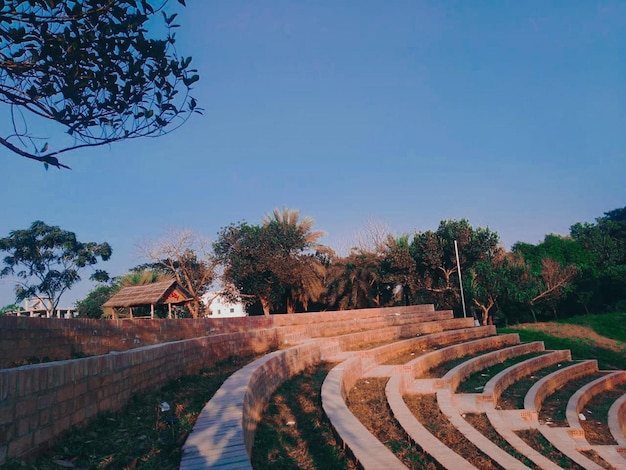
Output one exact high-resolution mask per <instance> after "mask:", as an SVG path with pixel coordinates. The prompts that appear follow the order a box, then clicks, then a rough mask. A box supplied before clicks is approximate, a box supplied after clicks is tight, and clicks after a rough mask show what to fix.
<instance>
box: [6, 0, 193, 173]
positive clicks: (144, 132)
mask: <svg viewBox="0 0 626 470" xmlns="http://www.w3.org/2000/svg"><path fill="white" fill-rule="evenodd" d="M157 3H158V4H157ZM167 3H168V1H167V0H162V1H161V2H155V1H151V0H115V1H114V0H59V1H55V0H13V1H0V102H1V103H4V104H5V105H7V106H9V107H11V111H12V116H13V120H12V129H11V130H10V131H7V132H6V133H5V135H3V136H0V144H2V145H3V146H4V147H6V148H7V149H9V150H10V151H12V152H13V153H15V154H17V155H20V156H22V157H26V158H31V159H34V160H38V161H42V162H44V163H47V164H52V165H55V166H59V167H61V166H62V167H67V166H65V165H62V164H60V163H59V162H58V159H57V157H58V156H59V155H60V154H63V153H65V152H68V151H70V150H76V149H80V148H84V147H89V146H99V145H106V144H110V143H112V142H116V141H119V140H124V139H130V138H136V137H145V136H158V135H162V134H164V133H167V132H169V131H171V130H173V129H175V128H176V127H178V126H179V125H181V124H182V123H183V122H184V121H185V120H186V119H188V117H189V116H190V114H191V113H193V112H200V109H199V108H198V104H197V101H196V100H195V99H194V98H193V97H192V96H191V95H190V91H191V87H192V85H193V84H194V83H195V82H196V81H198V80H199V76H198V74H197V71H196V70H195V69H193V68H191V67H190V64H191V57H183V56H179V55H178V54H177V52H176V49H175V47H174V46H175V42H176V38H175V36H176V34H175V29H176V28H177V27H178V26H179V25H177V24H176V23H175V19H176V14H167V13H166V12H165V10H164V6H165V5H166V4H167ZM178 3H180V4H182V5H185V2H184V1H183V0H178ZM155 15H159V16H161V17H162V21H163V25H164V30H165V32H166V34H165V37H164V38H162V39H154V38H152V37H149V36H148V30H147V23H148V21H150V20H151V18H152V17H154V16H155ZM16 108H17V112H16ZM35 116H37V117H39V118H43V119H46V120H50V121H54V122H56V123H58V124H60V125H62V126H64V127H65V128H66V132H67V133H68V134H69V135H70V136H72V138H73V143H72V144H70V145H67V146H63V147H61V148H57V149H54V150H53V149H52V146H51V145H49V143H48V142H47V141H45V139H43V138H41V137H38V136H35V135H34V134H32V133H31V132H30V128H29V123H30V122H31V121H32V118H33V117H35Z"/></svg>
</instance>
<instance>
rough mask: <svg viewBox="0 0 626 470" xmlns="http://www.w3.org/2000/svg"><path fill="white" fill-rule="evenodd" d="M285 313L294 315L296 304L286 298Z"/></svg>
mask: <svg viewBox="0 0 626 470" xmlns="http://www.w3.org/2000/svg"><path fill="white" fill-rule="evenodd" d="M287 313H296V303H295V302H294V301H293V299H292V298H291V297H287Z"/></svg>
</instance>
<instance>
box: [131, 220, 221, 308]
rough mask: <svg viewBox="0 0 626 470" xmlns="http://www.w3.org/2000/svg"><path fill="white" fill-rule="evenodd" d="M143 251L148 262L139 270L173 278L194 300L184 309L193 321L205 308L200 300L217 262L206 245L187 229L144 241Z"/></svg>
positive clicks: (213, 274)
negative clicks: (186, 309) (159, 272)
mask: <svg viewBox="0 0 626 470" xmlns="http://www.w3.org/2000/svg"><path fill="white" fill-rule="evenodd" d="M143 251H144V253H145V255H146V256H147V257H148V259H150V260H151V263H150V264H148V265H143V266H142V267H143V268H150V269H153V270H157V271H161V272H162V273H164V274H167V275H170V276H171V277H173V278H175V279H176V281H177V282H178V284H179V285H180V286H182V287H184V288H185V289H186V290H187V292H189V293H190V294H191V296H192V298H193V299H192V301H191V302H190V303H189V304H187V308H188V309H189V312H190V313H191V316H192V317H193V318H198V317H199V316H200V315H201V314H202V313H203V309H204V307H203V305H202V300H201V297H202V295H203V294H204V293H206V292H207V290H208V288H209V286H210V285H211V283H212V282H213V280H214V278H215V269H216V262H215V260H214V258H213V256H212V254H211V253H209V244H208V242H207V241H206V240H205V239H203V238H202V237H200V236H198V235H197V234H195V233H194V232H192V231H190V230H179V231H174V232H170V233H169V234H168V235H166V236H165V237H164V238H162V239H161V240H158V241H155V242H147V243H146V244H144V246H143Z"/></svg>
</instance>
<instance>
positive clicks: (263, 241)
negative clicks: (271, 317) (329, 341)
mask: <svg viewBox="0 0 626 470" xmlns="http://www.w3.org/2000/svg"><path fill="white" fill-rule="evenodd" d="M312 227H313V220H312V219H310V218H308V217H305V218H303V219H300V218H299V213H298V211H295V210H290V209H283V210H282V211H279V210H275V211H274V212H273V213H272V215H268V216H266V217H265V219H264V221H263V225H250V224H248V223H246V222H240V223H238V224H231V225H229V226H228V227H225V228H223V229H222V230H221V231H220V233H219V235H218V239H217V241H216V242H215V243H214V244H213V247H214V250H215V255H216V257H217V259H218V260H219V262H220V263H222V265H223V266H224V272H223V279H224V282H225V283H226V284H231V285H233V286H235V288H236V290H237V292H238V293H239V294H243V295H244V296H246V297H248V298H255V299H257V300H258V301H259V302H260V303H261V306H262V307H263V312H264V313H265V314H269V313H270V312H271V311H276V310H278V309H280V310H282V309H284V310H285V311H287V312H288V313H293V312H295V310H296V307H297V305H300V306H302V308H303V309H304V310H307V309H308V305H309V302H314V301H317V300H319V299H320V297H321V296H322V294H323V293H324V292H325V290H326V288H325V286H324V277H325V274H326V268H325V266H324V264H323V263H322V262H321V261H320V259H319V258H318V257H317V256H316V254H318V253H323V252H325V251H326V247H323V246H321V245H319V244H318V243H317V241H318V239H319V237H320V236H321V235H322V233H323V232H320V231H312V230H311V229H312Z"/></svg>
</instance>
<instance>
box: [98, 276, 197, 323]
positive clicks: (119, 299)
mask: <svg viewBox="0 0 626 470" xmlns="http://www.w3.org/2000/svg"><path fill="white" fill-rule="evenodd" d="M191 300H193V297H192V296H191V294H190V293H189V292H187V290H186V289H184V288H183V287H181V286H180V285H179V284H178V283H177V282H176V280H175V279H171V280H167V281H161V282H153V283H150V284H143V285H140V286H129V287H122V288H121V289H120V290H119V291H118V292H117V293H116V294H114V295H113V296H111V298H110V299H109V300H107V301H106V302H105V303H104V304H102V307H103V308H106V309H111V311H112V314H113V317H114V318H117V317H118V310H117V309H129V310H130V318H133V307H138V306H141V305H146V306H147V305H149V306H150V317H151V318H154V307H155V305H160V304H167V306H168V317H170V318H171V316H172V305H177V304H185V303H187V302H189V301H191Z"/></svg>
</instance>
